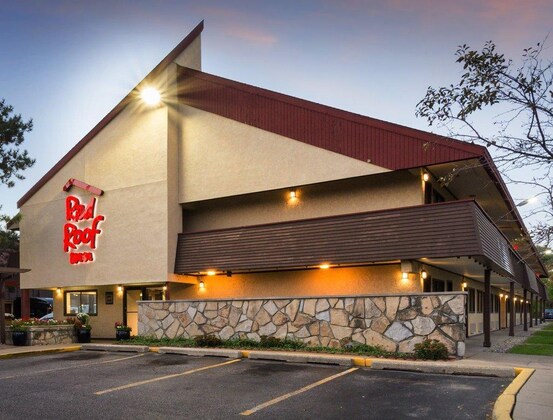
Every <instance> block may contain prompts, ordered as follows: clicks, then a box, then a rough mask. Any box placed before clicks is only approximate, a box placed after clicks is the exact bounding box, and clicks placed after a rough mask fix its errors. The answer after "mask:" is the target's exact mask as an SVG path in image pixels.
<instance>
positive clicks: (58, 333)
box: [6, 325, 77, 346]
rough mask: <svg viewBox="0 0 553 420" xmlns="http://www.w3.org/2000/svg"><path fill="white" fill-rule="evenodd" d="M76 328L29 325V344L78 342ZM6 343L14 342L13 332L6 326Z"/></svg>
mask: <svg viewBox="0 0 553 420" xmlns="http://www.w3.org/2000/svg"><path fill="white" fill-rule="evenodd" d="M76 342H77V337H76V336H75V328H74V327H73V325H52V326H48V327H29V330H28V332H27V346H41V345H46V344H71V343H76ZM6 344H10V345H11V344H12V333H11V329H10V328H6Z"/></svg>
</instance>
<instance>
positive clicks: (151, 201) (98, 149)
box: [20, 106, 172, 288]
mask: <svg viewBox="0 0 553 420" xmlns="http://www.w3.org/2000/svg"><path fill="white" fill-rule="evenodd" d="M166 133H167V111H166V108H164V107H160V108H157V109H141V108H138V107H132V106H128V107H127V108H126V109H125V110H124V111H123V112H122V113H121V114H120V115H119V116H118V117H116V118H115V119H114V120H113V121H112V122H111V123H110V124H109V125H108V126H107V127H106V128H105V129H104V130H102V131H101V132H100V133H99V134H98V135H97V136H96V138H95V139H94V140H93V141H91V142H90V143H88V145H86V146H85V147H84V149H83V150H81V151H80V152H79V153H78V154H77V155H76V156H75V157H74V158H73V159H72V160H71V161H70V162H68V163H67V164H66V165H65V166H64V168H62V170H61V171H60V172H58V173H57V174H56V175H55V176H54V177H53V178H52V179H51V180H50V181H48V183H47V184H46V185H44V186H43V187H42V188H41V189H40V190H39V191H38V192H37V193H36V194H35V195H34V196H33V197H31V199H30V200H29V201H27V202H26V203H25V204H24V205H23V206H22V208H21V213H22V216H23V217H22V220H21V224H20V229H21V265H22V267H27V268H30V269H31V271H30V272H29V273H26V274H23V275H22V276H21V287H22V288H42V287H64V286H72V285H78V286H82V285H105V284H116V283H136V282H145V281H161V280H164V279H166V278H167V273H168V272H169V271H171V270H170V269H169V267H168V265H167V261H168V258H167V246H166V244H167V198H166V197H167V146H166V143H167V135H166ZM69 178H76V179H79V180H81V181H84V182H86V183H88V184H91V185H94V186H95V187H98V188H101V189H103V190H104V194H103V195H102V196H101V197H99V198H98V200H97V206H96V214H97V215H98V214H101V215H104V216H105V221H104V222H102V223H101V224H100V226H99V227H100V229H101V230H102V233H101V234H100V235H99V237H98V241H97V249H96V251H95V256H94V258H95V261H94V262H92V263H87V264H78V265H71V264H69V256H68V254H66V253H65V252H64V251H63V246H62V245H63V226H64V223H65V199H66V197H67V195H68V194H67V193H66V192H64V191H62V187H63V186H64V184H65V183H66V182H67V180H68V179H69ZM70 194H73V195H76V196H78V197H80V199H81V201H85V202H88V200H89V198H90V195H89V194H88V193H86V192H85V191H83V190H81V189H79V188H76V187H73V188H72V189H71V191H70ZM81 223H82V224H83V225H85V226H89V225H90V222H81ZM81 249H82V250H83V251H88V250H89V248H87V247H86V246H82V247H81ZM152 261H156V264H152ZM171 269H172V267H171Z"/></svg>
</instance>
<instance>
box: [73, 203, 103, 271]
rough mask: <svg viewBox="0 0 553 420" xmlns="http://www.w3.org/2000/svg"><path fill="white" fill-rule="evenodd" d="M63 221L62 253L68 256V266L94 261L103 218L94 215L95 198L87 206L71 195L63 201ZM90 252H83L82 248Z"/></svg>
mask: <svg viewBox="0 0 553 420" xmlns="http://www.w3.org/2000/svg"><path fill="white" fill-rule="evenodd" d="M65 220H66V223H65V225H64V226H63V252H65V253H68V254H69V263H70V264H80V263H89V262H92V261H94V253H93V252H92V250H94V249H96V241H97V238H98V235H99V234H100V233H101V232H102V231H101V230H100V228H99V225H100V223H102V222H103V221H104V220H105V218H104V216H102V215H96V197H91V198H90V201H89V202H88V204H83V203H81V201H80V200H79V198H78V197H75V196H73V195H70V196H68V197H67V198H66V199H65ZM83 246H85V247H88V248H89V249H90V250H91V251H85V250H83V249H82V247H83Z"/></svg>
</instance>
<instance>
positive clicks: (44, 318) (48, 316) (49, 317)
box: [40, 312, 54, 321]
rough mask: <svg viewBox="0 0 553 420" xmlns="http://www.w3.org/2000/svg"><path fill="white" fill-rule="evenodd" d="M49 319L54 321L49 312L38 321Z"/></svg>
mask: <svg viewBox="0 0 553 420" xmlns="http://www.w3.org/2000/svg"><path fill="white" fill-rule="evenodd" d="M51 319H54V312H50V313H48V314H46V315H44V316H43V317H42V318H40V321H49V320H51Z"/></svg>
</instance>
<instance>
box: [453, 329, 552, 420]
mask: <svg viewBox="0 0 553 420" xmlns="http://www.w3.org/2000/svg"><path fill="white" fill-rule="evenodd" d="M544 325H545V324H540V325H538V326H535V327H533V328H529V329H528V330H529V331H523V330H522V326H517V327H516V328H515V337H509V330H508V329H504V330H500V331H496V332H493V333H492V336H491V342H492V347H491V348H489V349H486V348H484V347H482V342H483V340H484V337H483V336H477V337H472V338H469V339H468V340H467V341H466V352H465V358H464V359H463V360H460V361H458V362H455V363H459V364H465V363H466V364H471V365H475V364H482V365H486V366H490V365H494V366H510V367H522V368H532V369H535V370H536V371H535V372H534V374H533V375H532V376H531V377H530V379H529V380H528V382H526V384H525V385H524V386H523V387H522V389H521V390H520V392H519V393H518V395H517V398H516V404H515V409H514V412H513V419H514V420H535V419H550V418H552V416H553V415H552V413H553V398H552V393H551V389H553V357H549V356H528V355H524V354H510V353H502V352H498V351H500V350H502V349H504V348H506V347H509V346H510V345H511V344H512V343H513V342H517V343H518V342H519V341H523V338H524V337H527V336H529V335H531V334H532V333H533V332H534V331H537V330H539V329H541V328H542V327H543V326H544Z"/></svg>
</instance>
